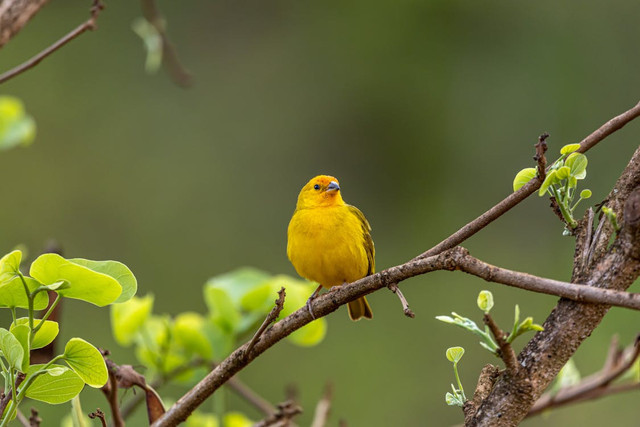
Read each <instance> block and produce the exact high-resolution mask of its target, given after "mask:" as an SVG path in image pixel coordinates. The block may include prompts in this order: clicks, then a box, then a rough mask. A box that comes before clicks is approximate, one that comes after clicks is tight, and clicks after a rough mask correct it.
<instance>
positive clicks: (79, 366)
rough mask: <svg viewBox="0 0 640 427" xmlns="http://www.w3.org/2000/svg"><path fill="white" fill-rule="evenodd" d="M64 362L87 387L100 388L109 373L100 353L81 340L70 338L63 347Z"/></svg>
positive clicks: (105, 381)
mask: <svg viewBox="0 0 640 427" xmlns="http://www.w3.org/2000/svg"><path fill="white" fill-rule="evenodd" d="M64 360H65V361H66V362H67V364H68V365H69V366H70V367H71V369H73V370H74V371H75V372H76V374H78V376H79V377H80V378H82V380H83V381H84V382H85V383H86V384H87V385H89V386H91V387H94V388H100V387H102V386H103V385H105V384H106V383H107V380H108V379H109V373H108V372H107V365H106V364H105V362H104V358H103V357H102V354H100V351H98V349H97V348H95V347H94V346H93V345H91V344H89V343H88V342H86V341H85V340H83V339H82V338H71V339H70V340H69V342H68V343H67V345H66V346H65V347H64Z"/></svg>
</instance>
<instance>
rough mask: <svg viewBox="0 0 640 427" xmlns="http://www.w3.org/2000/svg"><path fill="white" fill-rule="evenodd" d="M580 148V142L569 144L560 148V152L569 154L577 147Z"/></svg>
mask: <svg viewBox="0 0 640 427" xmlns="http://www.w3.org/2000/svg"><path fill="white" fill-rule="evenodd" d="M579 148H580V144H567V145H565V146H564V147H562V148H561V149H560V154H569V153H573V152H574V151H576V150H577V149H579Z"/></svg>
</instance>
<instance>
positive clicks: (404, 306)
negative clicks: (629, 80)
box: [387, 283, 416, 319]
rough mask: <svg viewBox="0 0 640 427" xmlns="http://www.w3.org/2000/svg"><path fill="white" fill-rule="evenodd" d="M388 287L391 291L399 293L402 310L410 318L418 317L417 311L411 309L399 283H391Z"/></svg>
mask: <svg viewBox="0 0 640 427" xmlns="http://www.w3.org/2000/svg"><path fill="white" fill-rule="evenodd" d="M387 288H389V289H390V290H391V292H393V293H394V294H396V295H398V298H399V299H400V302H401V303H402V311H403V312H404V315H405V316H407V317H410V318H412V319H413V318H414V317H416V315H415V313H414V312H413V311H411V309H410V308H409V303H408V302H407V299H406V298H405V297H404V294H403V293H402V291H401V290H400V288H399V287H398V284H397V283H390V284H389V286H387Z"/></svg>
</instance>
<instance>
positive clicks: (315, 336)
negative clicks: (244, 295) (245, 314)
mask: <svg viewBox="0 0 640 427" xmlns="http://www.w3.org/2000/svg"><path fill="white" fill-rule="evenodd" d="M272 283H273V286H274V288H275V289H280V288H282V287H284V288H285V290H286V293H287V296H286V297H285V299H284V307H283V309H282V312H281V313H280V317H281V318H282V317H286V316H288V315H290V314H291V313H293V312H294V311H296V310H298V309H299V308H300V307H303V306H304V305H305V304H306V303H307V300H308V299H309V297H310V296H311V294H312V293H313V291H314V290H315V289H316V287H317V285H316V284H315V283H311V282H307V281H302V280H298V279H294V278H293V277H289V276H285V275H278V276H275V277H273V279H272ZM276 297H277V295H276V294H275V293H274V294H273V297H272V298H273V299H274V300H275V298H276ZM326 333H327V320H326V319H325V318H320V319H317V320H314V321H313V322H311V323H309V324H308V325H305V326H303V327H302V328H300V329H298V330H297V331H295V332H294V333H292V334H291V335H289V336H288V337H287V339H288V340H289V341H291V342H292V343H294V344H296V345H300V346H305V347H308V346H312V345H317V344H318V343H320V342H321V341H322V340H323V339H324V337H325V336H326Z"/></svg>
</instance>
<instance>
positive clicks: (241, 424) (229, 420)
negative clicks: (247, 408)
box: [222, 412, 255, 427]
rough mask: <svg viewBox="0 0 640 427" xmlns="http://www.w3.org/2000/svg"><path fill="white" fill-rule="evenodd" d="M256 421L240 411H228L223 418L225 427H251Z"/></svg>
mask: <svg viewBox="0 0 640 427" xmlns="http://www.w3.org/2000/svg"><path fill="white" fill-rule="evenodd" d="M254 424H255V423H254V422H253V421H251V420H250V419H249V418H247V417H246V416H245V415H244V414H242V413H240V412H227V413H226V414H225V415H224V417H223V419H222V425H223V426H224V427H251V426H253V425H254Z"/></svg>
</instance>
